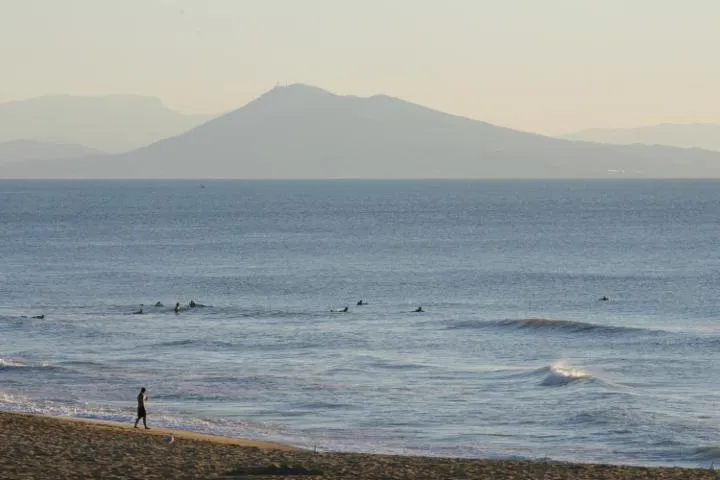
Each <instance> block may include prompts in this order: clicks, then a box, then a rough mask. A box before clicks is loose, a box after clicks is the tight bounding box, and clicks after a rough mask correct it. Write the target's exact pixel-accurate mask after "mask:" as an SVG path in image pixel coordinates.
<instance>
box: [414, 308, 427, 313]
mask: <svg viewBox="0 0 720 480" xmlns="http://www.w3.org/2000/svg"><path fill="white" fill-rule="evenodd" d="M424 311H425V310H423V309H422V307H417V308H416V309H415V310H413V312H415V313H418V312H424Z"/></svg>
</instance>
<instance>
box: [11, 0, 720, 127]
mask: <svg viewBox="0 0 720 480" xmlns="http://www.w3.org/2000/svg"><path fill="white" fill-rule="evenodd" d="M718 19H720V2H718V1H717V0H684V1H682V2H680V1H677V0H653V1H651V0H594V1H590V0H495V1H487V0H445V1H444V2H441V1H439V0H362V1H360V0H357V1H352V2H351V1H349V0H348V1H344V0H302V1H299V0H262V1H260V0H253V1H249V0H0V103H4V102H8V101H13V100H21V99H25V98H31V97H36V96H41V95H46V94H54V93H66V94H75V95H107V94H140V95H150V96H156V97H159V98H161V99H162V100H163V102H164V103H165V104H166V105H167V106H168V107H170V108H173V109H175V110H178V111H181V112H183V113H187V114H215V113H221V112H225V111H229V110H232V109H235V108H239V107H241V106H243V105H244V104H246V103H247V102H249V101H250V100H252V99H254V98H255V97H257V96H259V95H261V94H262V93H264V92H266V91H267V90H269V89H271V88H272V87H273V86H274V85H276V84H277V83H278V82H282V83H305V84H309V85H314V86H317V87H320V88H324V89H326V90H329V91H332V92H334V93H337V94H341V95H358V96H369V95H374V94H379V93H382V94H386V95H391V96H394V97H398V98H402V99H404V100H408V101H411V102H415V103H419V104H422V105H425V106H429V107H432V108H435V109H438V110H442V111H446V112H449V113H453V114H457V115H463V116H467V117H471V118H474V119H478V120H483V121H486V122H490V123H494V124H497V125H503V126H509V127H512V128H516V129H519V130H526V131H532V132H538V133H543V134H549V135H556V134H563V133H570V132H574V131H577V130H582V129H585V128H591V127H631V126H640V125H651V124H658V123H706V122H709V123H720V87H719V86H720V62H718V61H717V58H718V53H717V52H718V47H720V28H718V24H717V22H718Z"/></svg>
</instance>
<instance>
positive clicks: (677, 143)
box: [561, 123, 720, 151]
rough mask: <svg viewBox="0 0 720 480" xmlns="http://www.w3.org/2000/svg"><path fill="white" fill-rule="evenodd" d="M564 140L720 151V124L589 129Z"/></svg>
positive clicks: (570, 135) (666, 124) (565, 136)
mask: <svg viewBox="0 0 720 480" xmlns="http://www.w3.org/2000/svg"><path fill="white" fill-rule="evenodd" d="M561 138H566V139H569V140H582V141H590V142H599V143H608V144H614V145H632V144H636V143H637V144H641V145H667V146H672V147H679V148H703V149H705V150H713V151H720V124H716V123H688V124H682V123H659V124H657V125H644V126H639V127H631V128H588V129H584V130H580V131H578V132H574V133H570V134H567V135H563V136H562V137H561Z"/></svg>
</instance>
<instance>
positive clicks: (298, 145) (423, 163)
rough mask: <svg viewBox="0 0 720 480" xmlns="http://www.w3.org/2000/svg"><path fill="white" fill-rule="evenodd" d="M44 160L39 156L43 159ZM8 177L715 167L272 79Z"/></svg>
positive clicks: (494, 173) (3, 172)
mask: <svg viewBox="0 0 720 480" xmlns="http://www.w3.org/2000/svg"><path fill="white" fill-rule="evenodd" d="M40 163H43V165H39V164H40ZM0 176H2V177H13V178H194V179H200V178H607V177H613V176H625V177H634V178H646V177H653V178H663V177H670V178H683V177H720V153H714V152H708V151H704V150H697V149H695V150H688V149H678V148H672V147H646V146H610V145H599V144H594V143H587V142H572V141H568V140H563V139H556V138H550V137H544V136H541V135H535V134H531V133H523V132H518V131H515V130H511V129H508V128H501V127H497V126H494V125H490V124H488V123H484V122H480V121H476V120H471V119H468V118H464V117H458V116H453V115H449V114H446V113H442V112H438V111H435V110H432V109H429V108H425V107H421V106H418V105H414V104H411V103H408V102H405V101H402V100H398V99H395V98H391V97H387V96H384V95H378V96H374V97H369V98H359V97H353V96H345V97H341V96H337V95H334V94H331V93H329V92H326V91H324V90H321V89H318V88H314V87H308V86H304V85H293V86H289V87H277V88H274V89H273V90H271V91H269V92H268V93H266V94H264V95H262V96H261V97H259V98H258V99H256V100H254V101H252V102H250V103H249V104H247V105H246V106H244V107H242V108H239V109H237V110H235V111H232V112H230V113H228V114H226V115H223V116H221V117H218V118H215V119H213V120H211V121H209V122H207V123H204V124H203V125H200V126H198V127H196V128H194V129H192V130H190V131H188V132H186V133H184V134H181V135H178V136H176V137H174V138H168V139H166V140H162V141H159V142H157V143H154V144H152V145H149V146H147V147H143V148H140V149H138V150H135V151H132V152H128V153H125V154H119V155H112V156H108V157H104V158H102V157H101V158H92V157H90V158H87V159H77V160H72V161H71V160H60V161H53V162H33V164H32V165H31V164H26V165H23V164H15V165H12V166H9V165H6V166H4V167H1V168H0Z"/></svg>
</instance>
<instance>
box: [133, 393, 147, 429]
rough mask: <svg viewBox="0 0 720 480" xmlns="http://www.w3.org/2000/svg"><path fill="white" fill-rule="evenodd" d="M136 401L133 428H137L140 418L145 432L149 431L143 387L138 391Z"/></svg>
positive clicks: (145, 396)
mask: <svg viewBox="0 0 720 480" xmlns="http://www.w3.org/2000/svg"><path fill="white" fill-rule="evenodd" d="M137 401H138V408H137V418H136V419H135V428H137V424H138V422H139V421H140V419H141V418H142V421H143V425H144V426H145V428H146V429H147V430H150V427H148V426H147V411H146V410H145V403H146V402H147V395H145V387H142V388H141V389H140V393H138V396H137Z"/></svg>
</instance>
